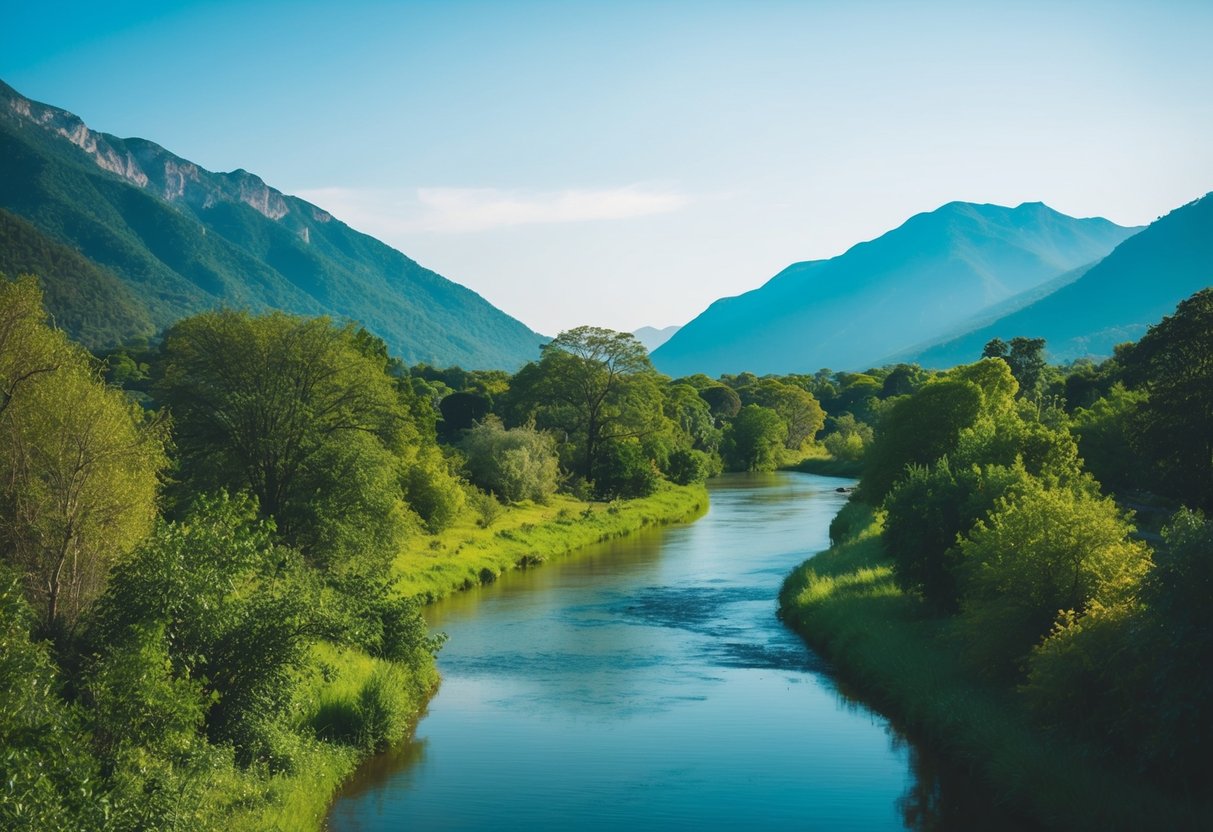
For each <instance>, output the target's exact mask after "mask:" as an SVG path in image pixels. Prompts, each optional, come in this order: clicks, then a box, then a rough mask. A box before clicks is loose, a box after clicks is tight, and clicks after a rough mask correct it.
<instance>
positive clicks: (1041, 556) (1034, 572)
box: [960, 478, 1150, 674]
mask: <svg viewBox="0 0 1213 832" xmlns="http://www.w3.org/2000/svg"><path fill="white" fill-rule="evenodd" d="M1132 531H1133V529H1132V526H1131V525H1130V524H1129V523H1127V522H1126V521H1125V519H1124V518H1122V517H1121V515H1120V512H1119V510H1118V509H1117V508H1116V504H1115V503H1113V502H1112V501H1111V500H1108V499H1106V498H1102V497H1098V496H1092V495H1090V494H1088V493H1084V492H1080V491H1072V490H1070V489H1065V488H1061V489H1046V488H1045V487H1044V486H1043V485H1042V484H1041V483H1039V482H1038V481H1036V480H1033V479H1031V478H1028V479H1026V480H1025V481H1024V482H1023V483H1022V484H1020V485H1018V486H1017V487H1016V488H1015V489H1014V490H1013V491H1012V493H1011V494H1010V495H1009V496H1007V497H1003V498H1001V499H999V500H998V502H997V503H996V507H995V510H994V512H993V513H992V514H991V515H990V517H989V519H988V520H985V521H978V522H977V525H976V526H975V527H974V529H973V531H972V532H970V534H969V535H968V537H967V538H966V539H965V540H964V541H962V542H961V544H960V554H961V556H962V558H963V559H964V561H965V563H964V566H963V569H962V573H961V576H962V581H961V591H962V595H963V599H964V600H963V601H962V606H963V616H962V618H963V620H962V622H961V624H962V632H963V635H964V637H965V638H966V640H967V641H968V642H969V644H970V647H971V649H972V653H973V656H974V658H975V659H977V660H978V661H979V662H980V663H981V664H982V666H984V667H985V668H989V669H991V670H992V671H993V672H995V673H996V674H997V673H1005V672H1007V671H1009V670H1011V669H1013V668H1014V667H1015V666H1016V665H1017V664H1018V662H1019V661H1020V660H1021V659H1023V658H1024V657H1026V656H1027V654H1028V652H1029V651H1030V650H1031V649H1032V648H1033V647H1034V646H1035V645H1036V644H1037V643H1039V642H1040V641H1041V639H1043V638H1044V637H1045V636H1046V635H1047V634H1048V633H1049V631H1050V629H1051V627H1052V626H1053V623H1054V621H1055V620H1057V617H1058V613H1059V611H1065V610H1072V611H1074V612H1075V613H1077V614H1080V615H1081V614H1082V613H1083V612H1084V611H1085V610H1086V608H1087V606H1088V605H1089V604H1090V603H1091V602H1092V601H1099V602H1100V603H1101V604H1103V605H1104V606H1114V605H1115V604H1117V603H1123V602H1124V600H1125V599H1126V597H1129V596H1131V595H1132V593H1133V592H1134V591H1135V590H1136V588H1137V586H1138V583H1139V582H1140V579H1141V576H1142V575H1143V574H1144V572H1145V571H1146V569H1147V568H1148V566H1149V563H1150V560H1149V555H1148V550H1147V549H1146V546H1145V544H1144V543H1142V542H1140V541H1136V540H1131V539H1129V535H1130V533H1131V532H1132Z"/></svg>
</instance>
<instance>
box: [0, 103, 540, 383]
mask: <svg viewBox="0 0 1213 832" xmlns="http://www.w3.org/2000/svg"><path fill="white" fill-rule="evenodd" d="M0 207H2V208H6V209H8V210H9V211H11V212H13V213H15V214H17V215H19V216H21V217H23V218H24V219H26V220H27V221H28V222H30V223H31V224H32V225H34V226H36V227H37V228H38V229H39V230H40V231H41V232H43V233H44V234H46V235H47V236H49V237H50V238H52V239H54V240H55V241H57V242H59V243H61V244H63V245H66V246H68V247H70V248H72V249H75V250H77V251H78V252H79V253H80V254H81V255H83V256H84V257H86V258H88V259H89V260H90V261H92V262H93V263H94V264H96V265H97V266H99V267H101V268H102V269H104V270H106V271H108V272H110V273H112V274H113V275H116V276H117V277H118V278H120V280H121V282H122V283H123V284H124V285H125V286H126V287H127V288H128V289H129V291H130V294H131V295H132V296H134V297H135V298H136V299H137V300H138V302H139V304H140V305H141V306H142V308H143V310H144V312H145V314H146V315H147V317H148V318H149V319H150V320H151V322H152V324H153V325H154V326H155V327H157V328H161V327H164V326H166V325H168V324H170V323H172V322H173V321H175V320H177V319H178V318H181V317H182V316H184V315H187V314H190V313H192V312H196V311H199V310H202V309H208V308H214V307H217V306H236V307H247V308H250V309H254V310H256V309H266V308H277V309H283V310H286V311H288V312H295V313H300V314H309V315H314V314H328V315H331V316H333V317H336V318H340V319H345V318H348V319H351V320H354V321H357V322H358V323H360V324H362V325H363V326H365V327H366V328H367V329H369V330H371V331H372V332H374V333H375V334H377V335H379V336H380V337H382V338H383V339H384V340H385V341H387V343H388V345H389V347H390V348H391V349H392V351H393V352H394V353H395V354H397V355H399V356H400V357H401V358H403V359H404V360H405V361H407V362H409V363H414V362H419V361H425V362H428V363H432V364H437V365H443V366H444V365H448V364H460V365H462V366H464V367H471V368H503V369H513V368H516V367H518V366H519V365H521V364H522V363H524V362H525V361H527V360H530V359H532V358H535V357H537V356H538V352H539V350H538V347H539V344H540V343H541V342H542V341H543V340H544V339H543V337H542V336H540V335H538V334H537V333H535V332H532V331H531V330H530V329H528V328H527V327H526V326H524V325H523V324H522V323H520V322H519V321H517V320H515V319H513V318H511V317H510V316H508V315H506V314H505V313H503V312H501V311H500V310H498V309H496V308H495V307H493V306H492V305H491V304H489V303H488V302H487V301H485V300H484V299H483V298H481V297H480V296H479V295H477V294H476V293H475V292H472V291H471V290H469V289H467V288H465V287H463V286H460V285H458V284H456V283H453V282H451V281H450V280H447V279H446V278H444V277H442V276H441V275H438V274H435V273H434V272H432V271H430V270H428V269H425V268H423V267H421V266H419V265H418V264H417V263H415V262H414V261H412V260H410V259H409V258H408V257H406V256H404V255H403V254H401V253H400V252H398V251H396V250H395V249H392V248H390V247H389V246H387V245H385V244H384V243H381V242H380V241H378V240H376V239H374V238H373V237H369V236H367V235H366V234H362V233H360V232H358V231H355V230H354V229H352V228H350V227H349V226H347V225H345V224H344V223H342V222H341V221H340V220H338V219H336V218H334V217H333V216H331V215H330V214H328V213H327V212H326V211H324V210H323V209H321V208H319V207H317V206H315V205H312V204H311V203H308V202H305V201H303V200H301V199H297V198H295V197H292V196H287V195H285V194H283V193H281V192H279V191H277V190H275V189H274V188H271V187H269V186H268V185H266V184H265V182H263V181H262V180H261V179H260V178H259V177H257V176H255V175H254V174H251V173H248V172H247V171H244V170H236V171H233V172H231V173H214V172H211V171H207V170H205V169H203V168H201V167H199V166H198V165H196V164H194V163H192V162H189V161H188V160H185V159H182V158H180V157H178V156H176V155H174V154H172V153H170V152H169V151H167V150H165V149H164V148H162V147H160V146H159V145H157V144H155V143H153V142H150V141H146V140H144V139H120V138H117V137H115V136H111V135H108V134H105V133H99V132H96V131H93V130H90V129H89V128H88V126H87V125H85V124H84V122H83V121H81V120H80V119H79V118H77V117H76V116H74V115H72V114H71V113H68V112H66V111H64V110H60V109H57V108H54V107H50V106H47V105H44V104H39V103H37V102H34V101H31V100H29V99H27V98H25V97H23V96H21V95H20V94H18V93H17V92H16V91H15V90H13V89H12V88H11V87H8V86H7V85H4V84H3V83H0ZM44 279H45V280H46V281H47V283H48V284H52V283H56V282H60V281H62V280H63V278H62V277H61V276H60V277H55V278H53V279H52V278H50V277H44ZM54 291H55V288H54V287H53V286H51V285H48V293H50V292H54ZM65 294H68V295H70V294H71V292H66V293H65ZM74 314H75V315H76V316H78V315H79V314H82V313H81V312H80V310H76V311H75V313H74ZM69 317H71V316H69ZM73 334H75V333H73Z"/></svg>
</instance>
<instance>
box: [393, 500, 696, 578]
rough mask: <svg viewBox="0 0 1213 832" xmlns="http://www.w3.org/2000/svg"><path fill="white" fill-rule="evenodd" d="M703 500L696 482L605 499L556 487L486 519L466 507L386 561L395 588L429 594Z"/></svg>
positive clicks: (687, 513)
mask: <svg viewBox="0 0 1213 832" xmlns="http://www.w3.org/2000/svg"><path fill="white" fill-rule="evenodd" d="M707 507H708V495H707V491H706V490H705V489H704V487H703V486H702V485H694V486H688V487H676V486H672V485H663V486H662V487H660V488H659V489H658V490H657V491H656V493H654V494H653V495H651V496H649V497H644V498H642V499H638V500H622V501H617V502H611V503H605V504H604V503H587V502H584V501H581V500H577V499H575V498H573V497H571V496H569V495H566V494H557V495H555V496H554V497H553V498H552V499H551V501H550V502H549V503H548V504H547V505H541V504H538V503H530V502H524V503H522V504H519V505H516V506H513V507H511V508H510V509H508V510H506V511H505V513H504V514H503V515H502V516H500V517H499V518H498V519H497V520H496V521H495V522H493V523H492V524H491V525H489V526H487V527H486V526H484V525H482V524H481V523H480V522H478V520H477V518H476V516H475V515H474V513H472V512H467V513H465V514H464V515H463V517H461V518H460V520H459V521H458V522H456V523H455V524H454V525H452V526H451V527H450V528H448V529H446V530H445V531H443V532H442V533H440V534H438V535H435V536H432V537H429V538H417V539H415V540H413V541H412V542H411V543H410V545H409V546H408V547H406V548H405V549H404V551H402V552H401V553H400V555H399V556H398V557H397V558H396V561H395V565H394V571H395V575H396V576H397V584H396V586H397V590H398V591H399V592H400V593H401V594H402V595H405V596H409V597H415V598H419V599H423V600H425V601H432V600H436V599H438V598H442V597H444V596H446V595H449V594H451V593H452V592H457V591H459V590H461V589H468V588H470V587H473V586H477V585H480V584H487V583H492V582H493V581H494V580H496V579H497V578H498V577H499V576H500V575H501V573H503V572H505V571H507V570H510V569H525V568H528V567H531V566H536V565H538V564H540V563H543V562H544V561H547V560H551V559H553V558H557V557H561V556H563V555H567V554H568V553H570V552H573V551H575V550H576V549H579V548H581V547H583V546H588V545H589V544H591V543H599V542H601V541H604V540H611V539H612V538H616V537H622V536H624V535H626V534H629V533H631V532H633V531H636V530H637V529H640V528H643V527H645V526H651V525H658V524H664V523H674V522H683V521H687V520H693V519H694V518H696V517H698V516H699V515H700V514H702V513H703V512H704V511H706V510H707Z"/></svg>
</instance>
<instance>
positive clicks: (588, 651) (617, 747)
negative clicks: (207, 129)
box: [328, 473, 1015, 832]
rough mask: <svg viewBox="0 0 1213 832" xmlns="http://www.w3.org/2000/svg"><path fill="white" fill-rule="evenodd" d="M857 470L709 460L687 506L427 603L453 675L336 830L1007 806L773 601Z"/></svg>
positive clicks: (346, 802) (941, 815)
mask: <svg viewBox="0 0 1213 832" xmlns="http://www.w3.org/2000/svg"><path fill="white" fill-rule="evenodd" d="M849 484H850V483H849V481H845V480H838V479H834V478H826V477H817V476H813V475H809V474H793V473H778V474H765V475H729V476H725V477H721V478H717V479H715V480H713V481H711V483H710V484H709V486H710V489H711V508H710V510H709V512H708V514H707V515H705V516H704V517H703V518H701V519H699V520H698V521H696V522H694V523H691V524H688V525H679V526H670V527H665V528H658V529H650V530H646V531H643V532H640V533H638V534H636V535H633V536H631V537H628V538H626V539H623V540H619V541H614V542H611V543H605V544H600V545H598V546H594V547H591V548H589V549H587V550H585V551H583V552H581V553H579V554H577V555H575V556H573V557H571V558H568V559H566V560H563V561H558V562H554V563H550V564H546V565H544V566H542V567H540V568H537V569H532V570H528V571H525V572H515V573H510V574H508V575H505V576H503V577H502V579H501V580H499V581H498V582H497V583H496V584H494V585H492V586H489V587H483V588H479V589H475V590H472V591H470V592H466V593H462V594H460V595H458V596H455V597H453V598H451V599H449V600H447V601H444V602H442V603H439V604H435V605H433V606H432V607H430V608H429V610H428V612H427V615H428V618H429V620H430V624H431V626H432V627H433V628H434V629H437V630H443V631H445V632H446V633H448V634H449V636H450V640H449V641H448V642H447V644H446V646H445V647H444V648H443V651H442V653H441V654H440V656H439V669H440V670H441V672H442V676H443V682H442V686H441V688H440V690H439V691H438V694H437V695H436V696H435V697H434V699H433V701H432V702H431V703H430V706H429V709H428V711H427V713H426V715H425V716H424V717H423V718H422V719H421V721H420V722H419V724H418V726H417V729H416V732H415V736H414V737H413V738H412V739H411V740H409V741H408V742H407V743H405V744H404V745H403V746H401V747H400V748H398V749H394V750H392V751H390V752H389V753H387V754H384V755H380V756H379V757H376V758H374V759H372V760H370V761H368V762H367V763H366V764H365V765H364V766H363V767H362V768H361V769H360V770H359V771H358V772H357V773H356V775H355V776H354V777H353V779H352V780H351V781H350V782H349V783H348V784H347V785H346V787H345V788H344V789H343V791H342V792H341V794H340V795H339V796H338V799H337V801H336V803H335V804H334V806H333V809H332V811H331V813H330V815H329V819H328V823H329V829H330V830H331V832H354V830H357V832H372V830H404V829H422V830H460V829H499V830H514V829H517V830H566V829H575V830H595V829H604V830H605V829H611V830H614V829H625V830H628V832H639V830H668V829H681V828H699V829H730V828H731V829H740V828H751V827H761V828H764V829H821V830H843V829H856V830H883V829H889V830H893V829H906V828H915V829H967V828H982V829H1005V828H1015V826H1014V824H1013V823H1011V822H1010V821H1008V820H1007V819H1006V818H1003V817H1001V816H999V815H997V814H996V813H992V812H991V810H989V809H988V808H986V805H985V804H987V803H988V801H983V800H982V799H981V798H980V793H979V792H975V791H974V789H973V786H972V784H970V783H967V782H965V781H964V778H963V777H958V776H957V775H956V774H955V773H954V772H948V771H947V770H946V768H942V767H941V766H940V765H939V763H938V761H937V760H935V759H933V758H932V757H931V756H930V755H929V754H926V753H924V752H922V751H920V750H919V749H916V748H915V747H914V745H913V744H912V743H911V742H909V741H907V740H906V739H905V738H904V737H903V736H902V735H901V734H900V733H899V732H898V731H897V730H896V729H895V728H894V727H893V726H891V725H890V723H889V722H888V720H886V719H884V718H883V717H881V716H879V715H878V714H876V713H874V712H873V711H871V710H869V709H868V708H866V707H865V706H863V705H861V704H859V703H857V702H856V701H855V700H853V699H851V698H849V697H848V696H846V695H845V694H844V693H843V692H841V691H840V689H839V687H838V685H837V683H836V682H835V681H834V680H833V678H832V676H831V673H830V669H829V667H828V666H827V665H826V664H825V663H824V662H823V661H822V660H821V659H820V658H819V657H817V656H816V654H814V653H813V652H812V651H810V650H809V649H807V648H806V647H805V646H804V644H803V642H802V641H801V640H800V639H799V638H798V637H797V636H796V635H795V634H793V633H792V632H790V631H789V630H787V629H786V628H784V627H783V625H782V624H781V623H780V622H779V621H778V619H777V618H776V615H775V612H776V597H777V595H778V592H779V587H780V584H781V583H782V581H783V578H784V576H785V575H787V574H788V572H790V571H791V570H792V568H793V567H795V566H796V565H797V564H799V563H800V562H801V561H803V560H804V559H805V558H807V557H809V556H810V555H812V554H813V553H814V552H816V551H819V550H821V549H823V548H825V547H826V546H828V545H829V539H828V528H829V523H830V519H831V518H832V517H833V516H834V514H835V513H836V512H837V511H838V509H839V508H840V507H841V505H842V503H843V502H844V500H845V499H846V495H844V494H841V493H838V492H837V491H836V490H835V489H836V488H838V487H839V486H840V485H849Z"/></svg>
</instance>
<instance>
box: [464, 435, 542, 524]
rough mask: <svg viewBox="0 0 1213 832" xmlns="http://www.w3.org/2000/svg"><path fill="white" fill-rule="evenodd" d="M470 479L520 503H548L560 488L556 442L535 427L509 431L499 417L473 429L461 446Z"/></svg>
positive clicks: (486, 488)
mask: <svg viewBox="0 0 1213 832" xmlns="http://www.w3.org/2000/svg"><path fill="white" fill-rule="evenodd" d="M459 448H460V450H462V451H463V454H464V457H465V461H464V469H465V470H466V471H467V475H468V479H469V480H471V482H472V483H473V484H475V485H477V486H478V487H480V488H482V489H484V490H485V491H489V492H491V493H493V494H496V495H497V496H498V497H500V498H501V499H503V500H506V501H508V502H512V503H516V502H519V501H521V500H534V501H535V502H538V503H546V502H548V500H549V499H550V498H551V496H552V495H553V494H554V493H556V487H557V485H559V478H560V464H559V458H558V456H557V453H556V440H555V439H554V438H553V437H552V435H551V434H549V433H546V432H544V431H540V430H536V429H535V427H534V426H533V425H524V426H522V427H517V428H512V429H510V430H507V429H506V428H505V426H504V425H503V424H502V423H501V420H500V419H498V418H497V417H496V416H489V417H488V418H487V419H485V420H484V421H483V422H481V423H480V424H478V425H476V426H475V427H473V428H472V429H471V430H470V431H468V433H467V435H466V436H464V438H463V441H462V442H460V443H459Z"/></svg>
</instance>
